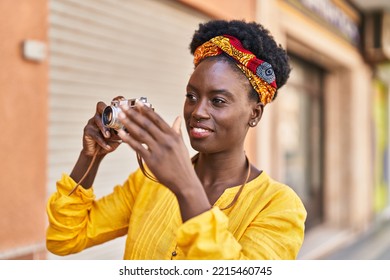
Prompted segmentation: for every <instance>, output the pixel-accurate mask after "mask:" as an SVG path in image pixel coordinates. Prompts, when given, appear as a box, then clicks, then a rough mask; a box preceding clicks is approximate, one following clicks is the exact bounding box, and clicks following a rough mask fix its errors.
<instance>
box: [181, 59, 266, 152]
mask: <svg viewBox="0 0 390 280" xmlns="http://www.w3.org/2000/svg"><path fill="white" fill-rule="evenodd" d="M232 67H235V65H231V64H230V63H228V62H227V61H224V60H217V59H205V60H204V61H202V62H201V63H200V64H199V65H198V66H197V67H196V68H195V70H194V72H193V74H192V75H191V77H190V80H189V82H188V85H187V95H186V101H185V104H184V119H185V122H186V127H187V132H188V135H189V138H190V142H191V146H192V147H193V148H194V149H195V150H197V151H199V152H203V153H218V152H226V151H229V150H233V149H243V145H244V139H245V136H246V133H247V131H248V128H249V122H250V120H252V119H253V118H254V117H256V114H257V115H259V114H260V116H261V112H260V113H259V112H258V111H259V110H258V109H255V108H258V107H257V106H256V102H254V101H251V100H250V99H249V97H248V93H249V90H250V83H249V81H248V80H247V78H246V77H245V76H244V74H241V73H239V72H237V70H236V69H233V68H232Z"/></svg>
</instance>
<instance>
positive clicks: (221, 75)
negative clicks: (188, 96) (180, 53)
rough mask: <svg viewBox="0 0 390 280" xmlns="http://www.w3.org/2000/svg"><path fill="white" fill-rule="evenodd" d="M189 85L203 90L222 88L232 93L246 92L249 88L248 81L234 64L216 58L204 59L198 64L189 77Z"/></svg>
mask: <svg viewBox="0 0 390 280" xmlns="http://www.w3.org/2000/svg"><path fill="white" fill-rule="evenodd" d="M189 85H193V86H196V87H203V88H206V87H213V88H219V87H222V88H226V89H229V90H232V92H236V91H240V92H241V91H246V92H247V91H248V90H249V88H250V83H249V81H248V79H247V78H246V76H245V75H244V74H243V73H242V72H241V70H240V69H239V68H238V67H237V66H236V65H235V63H234V62H230V61H227V60H226V59H219V58H216V57H209V58H206V59H204V60H203V61H202V62H201V63H199V64H198V66H197V67H196V68H195V70H194V72H193V73H192V75H191V77H190V80H189ZM233 90H234V91H233Z"/></svg>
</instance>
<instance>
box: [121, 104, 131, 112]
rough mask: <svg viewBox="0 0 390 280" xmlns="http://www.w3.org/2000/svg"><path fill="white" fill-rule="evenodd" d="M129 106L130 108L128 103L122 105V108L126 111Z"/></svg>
mask: <svg viewBox="0 0 390 280" xmlns="http://www.w3.org/2000/svg"><path fill="white" fill-rule="evenodd" d="M129 108H130V107H129V105H127V104H124V105H122V109H123V110H125V111H127V110H129Z"/></svg>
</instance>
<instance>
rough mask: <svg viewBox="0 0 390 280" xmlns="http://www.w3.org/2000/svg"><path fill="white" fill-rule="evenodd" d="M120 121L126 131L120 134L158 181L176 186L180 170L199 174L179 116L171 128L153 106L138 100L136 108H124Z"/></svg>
mask: <svg viewBox="0 0 390 280" xmlns="http://www.w3.org/2000/svg"><path fill="white" fill-rule="evenodd" d="M119 120H120V122H121V123H122V124H123V125H124V127H125V128H126V130H127V132H125V131H123V130H121V131H119V133H118V135H119V136H120V137H121V139H122V140H123V142H126V143H128V144H129V145H130V146H131V148H133V150H135V151H136V152H137V153H139V154H140V155H141V157H142V158H143V160H144V161H145V163H146V164H147V166H148V168H149V169H150V170H151V171H152V173H153V174H154V176H156V177H157V179H158V181H159V182H161V183H162V184H164V185H166V186H169V187H172V188H175V182H176V181H177V177H180V174H178V173H182V172H189V173H193V174H194V175H195V176H196V174H195V172H194V170H193V167H192V164H191V160H190V157H189V153H188V150H187V147H186V146H185V144H184V141H183V138H182V135H181V132H180V118H179V117H178V118H177V119H176V120H175V123H174V125H173V127H171V126H169V125H168V124H167V123H166V122H165V121H164V120H163V119H162V118H161V117H160V116H159V115H158V114H157V113H156V112H154V111H153V109H151V108H149V107H148V106H145V105H144V104H143V103H142V102H137V104H136V106H135V107H132V108H129V107H128V106H124V107H122V113H121V114H119ZM181 171H182V172H181ZM173 191H174V192H175V191H179V190H175V189H173Z"/></svg>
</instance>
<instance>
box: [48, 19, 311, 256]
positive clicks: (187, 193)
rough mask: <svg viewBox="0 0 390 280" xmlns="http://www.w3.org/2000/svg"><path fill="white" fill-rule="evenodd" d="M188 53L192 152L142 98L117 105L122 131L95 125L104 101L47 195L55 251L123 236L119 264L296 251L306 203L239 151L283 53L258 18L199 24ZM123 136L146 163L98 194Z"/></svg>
mask: <svg viewBox="0 0 390 280" xmlns="http://www.w3.org/2000/svg"><path fill="white" fill-rule="evenodd" d="M190 49H191V53H192V54H194V64H195V69H194V72H193V73H192V75H191V77H190V79H189V81H188V85H187V89H186V100H185V103H184V122H185V125H186V128H187V132H188V134H189V138H190V142H191V146H192V147H193V149H195V150H196V151H198V154H197V155H196V156H195V157H194V158H192V159H190V156H189V153H188V150H187V148H186V146H185V144H184V142H183V139H182V136H181V132H180V121H181V118H180V117H178V118H177V119H176V121H175V123H174V124H173V126H170V125H168V124H167V123H166V122H165V121H164V120H163V119H162V118H161V117H160V116H159V115H158V114H157V113H156V112H155V111H153V110H152V109H151V108H149V107H148V106H144V105H143V104H142V102H141V103H137V105H136V108H129V107H128V106H122V107H121V111H122V112H121V113H120V115H119V120H120V122H121V123H122V124H123V125H124V129H120V130H119V132H118V134H116V133H114V132H113V131H112V130H109V129H108V128H106V127H104V126H103V125H102V122H101V114H102V111H103V109H104V108H105V107H106V105H105V104H104V103H102V102H99V103H98V105H97V110H96V114H95V116H94V117H93V118H92V119H90V120H89V122H88V124H87V125H86V127H85V129H84V136H83V149H82V151H81V153H80V156H79V159H78V161H77V162H76V165H75V167H74V169H73V171H72V172H71V174H70V175H69V176H68V175H64V176H63V177H62V178H61V179H60V180H59V181H58V182H57V192H56V193H54V194H53V195H52V196H51V198H50V200H49V202H48V207H47V213H48V217H49V228H48V230H47V248H48V249H49V250H50V251H51V252H53V253H55V254H58V255H66V254H71V253H76V252H79V251H81V250H83V249H85V248H87V247H90V246H93V245H96V244H100V243H103V242H105V241H108V240H111V239H113V238H116V237H119V236H123V235H126V234H127V242H126V246H125V250H124V259H295V258H296V257H297V254H298V252H299V249H300V248H301V245H302V242H303V237H304V222H305V219H306V211H305V208H304V206H303V204H302V202H301V200H300V199H299V197H298V196H297V195H296V193H295V192H294V191H293V190H292V189H291V188H290V187H288V186H286V185H284V184H282V183H279V182H276V181H274V180H272V179H271V178H270V177H269V176H268V175H267V174H266V172H265V171H261V170H258V169H257V168H256V167H255V166H253V165H252V164H251V163H250V162H249V161H248V158H247V157H246V155H245V151H244V140H245V137H246V134H247V132H248V129H249V128H250V127H254V126H256V125H257V124H258V123H259V121H260V119H261V116H262V114H263V110H264V106H266V105H267V104H268V103H270V102H271V101H272V100H273V99H274V98H275V97H276V93H277V89H278V88H280V87H281V86H282V85H284V84H285V82H286V81H287V79H288V76H289V73H290V67H289V65H288V58H287V55H286V53H285V51H284V50H283V49H282V48H281V47H280V46H278V45H277V44H276V43H275V41H274V40H273V38H272V36H271V35H270V34H269V32H268V31H267V30H266V29H264V28H263V27H262V26H261V25H259V24H256V23H254V22H252V23H247V22H244V21H222V20H221V21H219V20H218V21H210V22H207V23H205V24H200V25H199V29H198V30H197V31H196V32H195V34H194V36H193V40H192V42H191V44H190ZM264 137H267V136H266V135H265V136H264ZM118 140H120V141H118ZM121 141H123V143H126V144H128V145H130V146H131V148H132V149H134V151H135V152H137V154H138V155H140V157H142V159H143V162H144V163H145V166H144V165H143V164H141V165H140V168H139V169H138V170H136V171H135V172H134V173H133V174H131V175H130V176H129V177H128V179H127V180H126V182H125V183H124V184H123V185H118V186H116V187H115V189H114V191H113V193H111V194H110V195H107V196H105V197H103V198H101V199H99V200H97V201H96V200H94V195H93V188H92V184H93V181H94V178H95V175H96V173H97V171H98V167H99V164H100V162H101V160H102V159H103V158H104V157H105V155H107V154H108V153H110V152H113V151H114V150H115V149H116V148H117V147H118V145H119V142H121ZM85 174H86V176H84V175H85ZM150 175H151V176H150ZM83 176H84V178H83ZM77 182H81V184H80V186H78V185H77Z"/></svg>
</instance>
